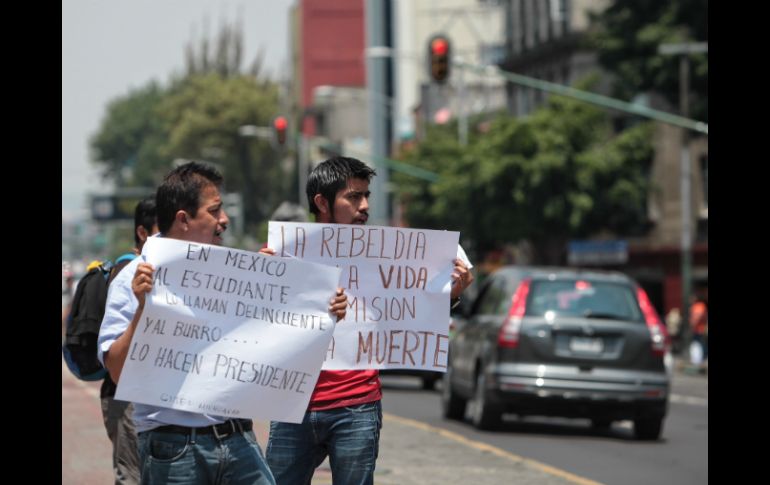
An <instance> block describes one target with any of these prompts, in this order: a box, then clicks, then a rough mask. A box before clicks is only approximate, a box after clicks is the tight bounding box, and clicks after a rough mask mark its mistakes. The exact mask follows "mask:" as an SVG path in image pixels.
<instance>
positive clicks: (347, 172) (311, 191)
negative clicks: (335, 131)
mask: <svg viewBox="0 0 770 485" xmlns="http://www.w3.org/2000/svg"><path fill="white" fill-rule="evenodd" d="M375 175H377V172H375V171H374V169H373V168H371V167H370V166H368V165H367V164H365V163H364V162H362V161H361V160H358V159H356V158H351V157H334V158H330V159H328V160H326V161H324V162H321V163H320V164H318V166H316V167H315V168H314V169H313V171H312V172H310V175H309V176H308V178H307V185H306V186H305V193H306V194H307V203H308V206H309V207H310V212H312V213H313V214H314V215H316V216H317V215H318V214H319V213H320V210H319V209H318V206H316V205H315V202H314V201H313V198H314V197H315V195H316V194H321V196H322V197H323V198H324V199H326V200H327V201H329V205H330V206H332V207H333V206H334V198H335V197H336V196H337V192H339V191H340V190H342V189H343V188H345V187H346V186H347V182H348V179H351V178H357V179H361V180H366V181H367V182H371V180H372V177H374V176H375Z"/></svg>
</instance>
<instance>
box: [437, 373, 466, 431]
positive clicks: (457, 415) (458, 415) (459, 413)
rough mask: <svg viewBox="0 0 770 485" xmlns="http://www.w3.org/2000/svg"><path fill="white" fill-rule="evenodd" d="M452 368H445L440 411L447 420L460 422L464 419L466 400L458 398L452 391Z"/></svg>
mask: <svg viewBox="0 0 770 485" xmlns="http://www.w3.org/2000/svg"><path fill="white" fill-rule="evenodd" d="M451 377H452V368H451V367H449V368H447V371H446V373H445V374H444V381H443V382H442V384H443V385H442V386H441V410H442V412H443V415H444V417H445V418H447V419H457V420H462V419H463V418H464V417H465V406H466V404H467V402H468V401H467V400H466V399H463V398H461V397H460V396H458V395H457V394H456V393H455V392H454V391H453V390H452V383H451V380H452V379H451Z"/></svg>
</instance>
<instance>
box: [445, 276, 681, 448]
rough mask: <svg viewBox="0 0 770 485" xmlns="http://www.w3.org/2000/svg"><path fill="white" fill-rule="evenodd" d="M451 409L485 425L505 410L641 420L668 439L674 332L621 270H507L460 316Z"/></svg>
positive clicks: (448, 397) (604, 424) (650, 432)
mask: <svg viewBox="0 0 770 485" xmlns="http://www.w3.org/2000/svg"><path fill="white" fill-rule="evenodd" d="M455 324H456V328H455V330H454V332H455V333H454V337H453V338H452V340H451V341H450V346H449V354H448V365H447V373H446V375H445V376H444V382H443V384H444V385H443V390H442V407H443V414H444V416H445V417H447V418H452V419H463V418H464V415H465V410H466V405H467V403H468V401H473V402H474V405H473V406H472V407H471V409H470V411H471V420H472V422H473V424H474V425H475V426H476V427H478V428H481V429H492V428H495V427H497V426H498V425H499V423H500V422H501V417H502V414H503V413H506V412H507V413H515V414H518V415H520V416H522V415H541V416H564V417H583V418H589V419H591V422H592V425H593V426H594V427H596V428H608V427H609V426H610V425H611V423H612V422H613V421H616V420H625V419H630V420H633V423H634V433H635V436H636V437H637V438H638V439H649V440H654V439H658V438H659V437H660V435H661V431H662V427H663V420H664V418H665V416H666V413H667V411H668V396H669V376H668V374H667V372H666V366H665V364H664V358H665V355H666V352H667V350H668V349H667V347H668V345H669V343H668V336H667V334H666V328H665V326H664V325H663V323H662V322H661V320H660V318H659V316H658V314H657V312H656V311H655V309H654V307H653V306H652V304H651V303H650V300H649V298H648V297H647V294H646V293H645V291H644V290H643V289H642V288H641V287H640V286H639V285H638V284H637V283H636V282H635V281H634V280H632V279H631V278H629V277H628V276H626V275H623V274H622V273H618V272H603V271H593V270H591V271H588V270H578V269H575V268H537V267H518V266H505V267H502V268H500V269H499V270H497V271H496V272H494V273H493V274H491V275H490V276H489V277H488V278H487V279H486V280H485V281H484V283H483V285H482V286H481V288H480V289H479V295H478V297H477V298H476V300H475V301H474V302H473V305H472V306H471V308H470V309H469V311H468V312H467V313H466V315H464V319H459V318H456V319H455Z"/></svg>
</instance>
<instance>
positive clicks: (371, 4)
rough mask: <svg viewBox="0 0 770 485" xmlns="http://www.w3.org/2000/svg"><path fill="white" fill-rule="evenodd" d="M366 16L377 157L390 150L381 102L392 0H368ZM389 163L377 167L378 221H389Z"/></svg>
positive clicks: (368, 79) (375, 206)
mask: <svg viewBox="0 0 770 485" xmlns="http://www.w3.org/2000/svg"><path fill="white" fill-rule="evenodd" d="M364 9H365V17H366V88H367V93H368V95H369V143H370V147H371V153H372V155H374V157H375V160H377V159H382V158H386V157H388V156H389V155H390V153H389V152H390V150H389V137H388V132H389V126H388V120H389V119H390V115H389V113H388V112H387V110H388V109H390V106H386V105H385V104H384V103H382V101H381V100H382V99H386V98H387V97H388V92H387V86H388V80H389V79H388V65H389V62H390V57H391V55H392V48H391V47H390V46H389V45H388V39H389V36H388V29H389V28H390V22H389V21H388V19H390V15H389V12H390V0H367V1H366V3H365V5H364ZM389 178H390V177H389V174H388V167H387V166H385V165H380V166H378V167H377V176H376V177H374V179H373V180H372V186H371V189H372V198H373V200H374V202H373V204H372V210H371V212H370V215H371V219H372V220H371V222H372V223H373V224H376V225H380V226H386V225H389V224H390V214H389V212H390V211H389V208H390V204H389V203H388V199H389V195H390V194H389V192H388V186H389V185H390V184H389Z"/></svg>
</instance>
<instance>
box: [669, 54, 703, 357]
mask: <svg viewBox="0 0 770 485" xmlns="http://www.w3.org/2000/svg"><path fill="white" fill-rule="evenodd" d="M702 52H708V43H707V42H684V43H677V44H661V45H660V46H659V47H658V53H659V54H662V55H678V56H679V115H680V116H682V117H683V118H689V115H690V54H695V53H702ZM689 142H690V136H689V130H686V129H682V149H681V155H680V165H679V189H680V197H681V206H682V226H681V228H682V232H681V241H680V245H681V263H682V269H681V272H682V307H681V314H682V327H681V328H682V330H683V331H684V339H683V343H684V348H685V350H686V351H688V352H689V348H690V341H691V340H692V330H691V329H690V295H691V294H692V200H691V196H690V194H691V182H692V164H691V161H690V143H689Z"/></svg>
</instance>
